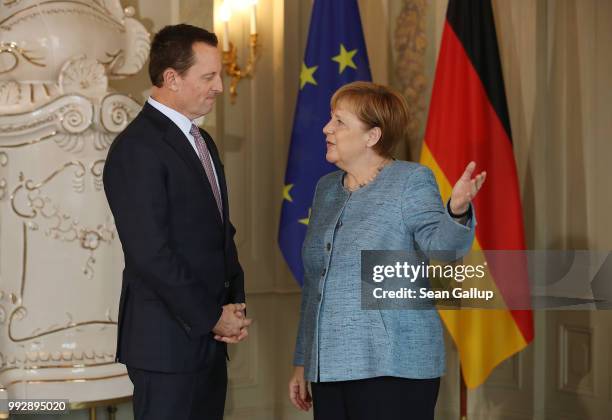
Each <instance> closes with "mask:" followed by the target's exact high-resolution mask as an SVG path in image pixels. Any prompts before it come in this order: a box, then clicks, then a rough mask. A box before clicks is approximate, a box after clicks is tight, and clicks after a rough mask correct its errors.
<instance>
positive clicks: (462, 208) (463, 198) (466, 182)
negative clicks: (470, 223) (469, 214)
mask: <svg viewBox="0 0 612 420" xmlns="http://www.w3.org/2000/svg"><path fill="white" fill-rule="evenodd" d="M474 169H476V162H474V161H472V162H470V163H468V165H467V166H466V167H465V171H463V175H461V178H459V181H457V183H456V184H455V186H454V187H453V191H452V192H451V198H450V210H451V212H452V213H453V214H463V213H465V212H466V211H467V210H468V208H469V206H470V203H471V202H472V200H473V199H474V197H476V194H478V191H480V188H482V185H483V184H484V182H485V179H486V178H487V173H486V172H485V171H482V172H481V173H479V174H478V175H476V176H475V177H474V178H472V174H473V173H474Z"/></svg>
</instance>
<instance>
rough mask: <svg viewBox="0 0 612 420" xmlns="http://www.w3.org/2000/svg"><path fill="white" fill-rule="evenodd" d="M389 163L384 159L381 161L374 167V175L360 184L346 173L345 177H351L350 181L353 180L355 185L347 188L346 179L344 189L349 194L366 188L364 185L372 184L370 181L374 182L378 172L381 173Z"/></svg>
mask: <svg viewBox="0 0 612 420" xmlns="http://www.w3.org/2000/svg"><path fill="white" fill-rule="evenodd" d="M389 162H391V159H388V158H385V159H384V160H383V161H382V162H381V163H380V165H378V166H377V167H376V171H375V172H374V174H373V175H372V176H370V177H369V178H367V179H365V180H364V181H362V182H359V181H358V180H357V178H355V176H354V175H351V174H349V173H348V172H347V175H348V176H349V177H351V178H352V179H354V180H355V183H356V184H357V185H354V186H352V187H351V186H349V182H348V179H347V182H346V189H347V190H349V191H350V192H354V191H357V190H358V189H360V188H363V187H365V186H366V185H368V184H369V183H370V182H372V181H374V180H375V179H376V177H377V176H378V174H379V173H380V172H381V171H382V170H383V169H384V167H385V166H387V164H388V163H389Z"/></svg>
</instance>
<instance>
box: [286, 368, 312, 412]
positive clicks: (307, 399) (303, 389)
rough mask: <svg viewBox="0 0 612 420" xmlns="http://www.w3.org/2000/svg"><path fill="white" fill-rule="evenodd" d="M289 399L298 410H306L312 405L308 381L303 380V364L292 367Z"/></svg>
mask: <svg viewBox="0 0 612 420" xmlns="http://www.w3.org/2000/svg"><path fill="white" fill-rule="evenodd" d="M289 399H290V400H291V403H292V404H293V405H294V406H295V407H296V408H297V409H298V410H303V411H308V410H310V407H311V406H312V397H311V396H310V392H309V391H308V382H307V381H305V380H304V366H295V368H294V369H293V376H292V377H291V379H290V380H289Z"/></svg>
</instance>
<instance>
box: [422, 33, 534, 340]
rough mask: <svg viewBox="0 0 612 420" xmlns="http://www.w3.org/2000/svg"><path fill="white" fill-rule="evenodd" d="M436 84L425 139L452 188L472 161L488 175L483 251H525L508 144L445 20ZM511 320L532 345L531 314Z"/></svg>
mask: <svg viewBox="0 0 612 420" xmlns="http://www.w3.org/2000/svg"><path fill="white" fill-rule="evenodd" d="M435 80H436V82H435V84H434V88H433V92H432V98H431V104H430V109H429V117H428V122H427V131H426V135H425V141H426V143H427V145H428V147H429V149H430V151H431V153H432V155H433V156H434V157H435V159H436V161H437V162H438V165H439V166H440V168H441V169H442V171H443V172H444V173H445V174H446V177H447V179H448V180H449V181H450V183H451V185H452V184H454V183H455V182H456V181H457V179H459V177H460V176H461V174H462V173H463V170H464V169H465V166H466V165H467V163H468V162H469V161H471V160H473V161H475V162H476V163H477V164H478V167H477V171H482V170H485V171H487V181H486V183H485V185H484V187H483V188H482V190H481V191H480V192H479V193H478V195H477V196H476V199H475V200H474V205H475V207H476V218H477V220H478V225H477V227H476V237H477V238H478V241H479V243H480V244H481V246H482V249H483V250H520V249H525V237H524V229H523V217H522V208H521V199H520V193H519V188H518V181H517V180H518V177H517V173H516V166H515V163H514V154H513V151H512V143H511V141H510V138H509V137H508V134H507V133H506V131H505V130H504V127H503V125H502V123H501V121H500V119H499V117H498V116H497V114H496V112H495V109H494V108H493V106H492V105H491V103H490V101H489V99H488V97H487V94H486V91H485V89H484V87H483V84H482V82H481V79H480V77H479V76H478V73H477V72H476V70H475V68H474V66H473V65H472V63H471V61H470V59H469V57H468V56H467V54H466V52H465V49H464V48H463V45H462V44H461V42H460V40H459V39H458V38H457V36H456V34H455V33H454V31H453V29H452V27H451V26H450V25H449V24H448V22H447V23H446V24H445V26H444V33H443V40H442V45H441V51H440V55H439V59H438V64H437V69H436V79H435ZM525 287H527V285H525ZM512 316H513V318H514V319H515V321H516V323H517V325H518V327H519V328H520V330H521V332H522V334H523V336H524V337H525V340H526V341H528V342H529V341H531V339H532V338H533V323H532V314H531V311H512Z"/></svg>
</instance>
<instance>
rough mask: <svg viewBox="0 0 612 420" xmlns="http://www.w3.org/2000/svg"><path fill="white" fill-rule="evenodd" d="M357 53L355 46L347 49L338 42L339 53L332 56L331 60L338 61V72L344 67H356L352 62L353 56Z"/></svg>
mask: <svg viewBox="0 0 612 420" xmlns="http://www.w3.org/2000/svg"><path fill="white" fill-rule="evenodd" d="M355 54H357V48H355V49H354V50H350V51H347V50H346V48H344V44H340V54H338V55H336V56H335V57H332V60H333V61H335V62H336V63H338V65H339V67H338V73H342V72H343V71H344V69H345V68H347V67H350V68H352V69H356V68H357V66H356V65H355V63H354V62H353V57H354V56H355Z"/></svg>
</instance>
